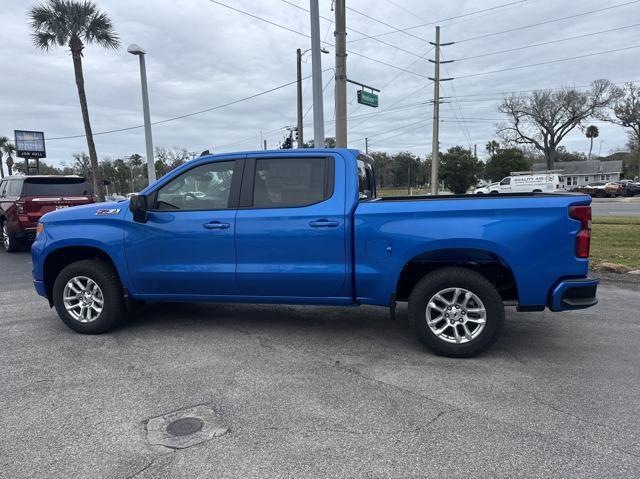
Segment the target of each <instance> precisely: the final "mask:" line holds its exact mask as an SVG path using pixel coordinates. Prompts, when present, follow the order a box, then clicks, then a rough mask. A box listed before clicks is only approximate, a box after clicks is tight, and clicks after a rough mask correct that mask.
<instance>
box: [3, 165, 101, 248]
mask: <svg viewBox="0 0 640 479" xmlns="http://www.w3.org/2000/svg"><path fill="white" fill-rule="evenodd" d="M93 202H94V199H93V188H92V187H91V185H89V184H88V183H87V182H86V181H85V179H84V178H81V177H79V176H44V175H38V176H8V177H6V178H3V179H2V180H1V181H0V226H1V227H2V244H3V246H4V249H5V250H6V251H8V252H10V253H12V252H14V251H18V250H20V249H21V248H22V247H23V246H24V245H25V244H26V242H28V241H32V240H33V239H35V236H36V225H37V223H38V221H40V218H41V217H42V215H44V214H45V213H48V212H50V211H53V210H59V209H62V208H68V207H70V206H76V205H84V204H87V203H93Z"/></svg>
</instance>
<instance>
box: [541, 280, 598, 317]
mask: <svg viewBox="0 0 640 479" xmlns="http://www.w3.org/2000/svg"><path fill="white" fill-rule="evenodd" d="M599 283H600V280H598V279H590V278H584V279H565V280H562V281H560V282H559V283H558V284H557V285H556V286H555V287H554V288H553V289H552V290H551V295H550V304H549V309H550V310H551V311H568V310H572V309H584V308H589V307H591V306H595V305H596V304H598V298H597V297H596V291H597V289H598V284H599Z"/></svg>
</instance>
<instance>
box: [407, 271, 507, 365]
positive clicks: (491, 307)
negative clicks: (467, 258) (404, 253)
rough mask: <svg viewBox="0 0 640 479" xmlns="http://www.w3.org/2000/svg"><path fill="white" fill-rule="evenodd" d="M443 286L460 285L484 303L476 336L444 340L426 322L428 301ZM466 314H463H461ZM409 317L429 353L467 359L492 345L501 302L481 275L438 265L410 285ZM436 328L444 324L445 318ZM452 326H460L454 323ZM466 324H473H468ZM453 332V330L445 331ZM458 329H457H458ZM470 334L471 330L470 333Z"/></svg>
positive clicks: (498, 328)
mask: <svg viewBox="0 0 640 479" xmlns="http://www.w3.org/2000/svg"><path fill="white" fill-rule="evenodd" d="M447 288H464V289H466V290H467V291H470V292H471V293H473V294H475V295H476V296H477V297H478V298H479V299H480V301H482V303H483V304H484V308H485V310H486V319H485V324H484V328H483V329H482V330H481V331H480V332H479V334H478V336H476V337H474V338H473V339H471V340H469V341H468V342H465V343H461V344H456V343H450V342H446V341H445V340H444V339H441V338H440V337H438V336H436V334H435V333H434V332H433V331H432V330H431V328H430V327H429V326H428V325H427V319H426V310H427V305H428V303H429V301H430V300H431V299H432V298H433V297H434V295H435V294H436V293H438V292H441V291H443V290H445V289H447ZM465 314H466V313H465ZM409 319H410V320H411V321H412V322H413V323H414V327H415V329H416V333H417V334H418V337H419V338H420V340H421V341H422V342H423V343H424V344H425V345H426V346H427V347H428V348H429V349H431V350H432V351H433V352H435V353H436V354H440V355H442V356H448V357H453V358H469V357H473V356H476V355H478V354H480V353H481V352H482V351H484V350H486V349H487V348H489V346H491V345H492V344H493V342H494V341H495V340H496V339H497V338H498V337H499V336H500V333H501V332H502V329H503V327H504V305H503V303H502V298H501V297H500V294H499V293H498V291H497V289H496V288H495V286H494V285H493V284H491V283H490V282H489V281H488V280H487V279H486V278H485V277H484V276H482V275H481V274H479V273H476V272H475V271H473V270H470V269H467V268H461V267H448V268H442V269H439V270H436V271H433V272H432V273H429V274H427V275H426V276H424V277H423V278H422V279H421V280H420V281H419V282H418V284H416V286H415V287H414V288H413V291H412V292H411V297H410V298H409ZM443 321H445V322H444V323H440V324H441V325H440V327H443V326H446V324H447V323H446V321H447V320H443ZM455 327H456V328H459V327H462V326H461V325H458V324H456V325H455ZM470 327H475V324H474V323H470ZM448 331H450V332H451V333H453V330H452V329H450V330H448ZM458 331H460V330H459V329H458ZM472 334H473V332H472Z"/></svg>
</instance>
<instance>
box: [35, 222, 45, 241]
mask: <svg viewBox="0 0 640 479" xmlns="http://www.w3.org/2000/svg"><path fill="white" fill-rule="evenodd" d="M43 231H44V224H43V223H38V226H36V238H37V237H38V236H40V233H42V232H43Z"/></svg>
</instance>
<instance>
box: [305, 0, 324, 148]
mask: <svg viewBox="0 0 640 479" xmlns="http://www.w3.org/2000/svg"><path fill="white" fill-rule="evenodd" d="M309 4H310V8H309V12H310V15H311V75H312V77H311V80H312V83H313V146H314V147H315V148H323V147H324V106H323V100H322V59H321V58H320V9H319V7H318V0H309Z"/></svg>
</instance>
